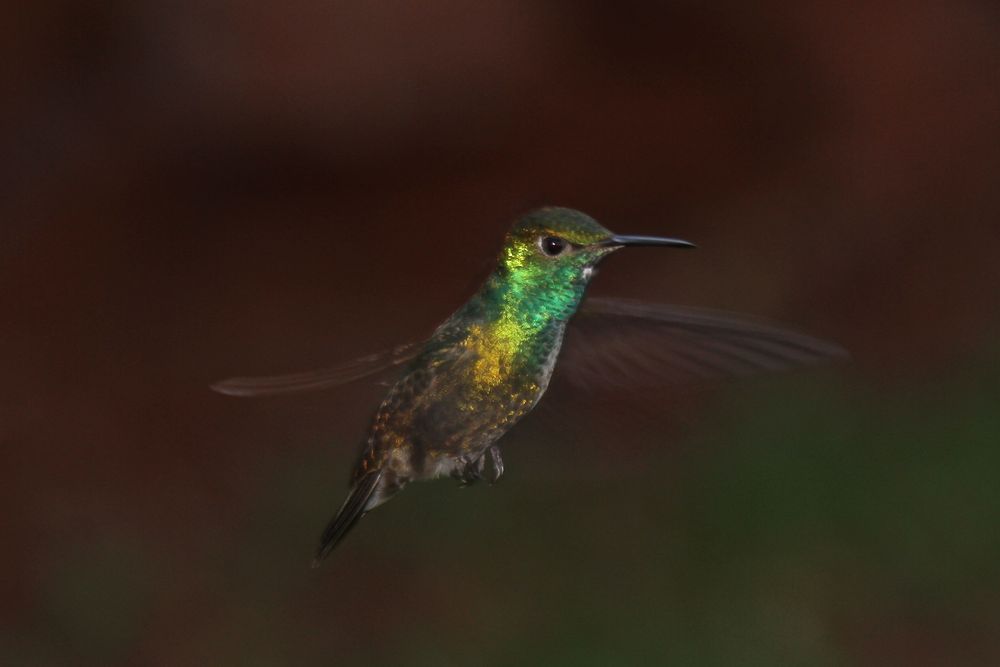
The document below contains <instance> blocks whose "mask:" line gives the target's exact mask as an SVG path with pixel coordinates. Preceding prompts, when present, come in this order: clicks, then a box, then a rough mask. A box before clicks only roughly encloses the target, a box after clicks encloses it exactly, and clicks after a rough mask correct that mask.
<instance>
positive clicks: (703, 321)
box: [557, 298, 849, 387]
mask: <svg viewBox="0 0 1000 667" xmlns="http://www.w3.org/2000/svg"><path fill="white" fill-rule="evenodd" d="M848 357H849V355H848V353H847V351H846V350H845V349H844V348H842V347H840V346H839V345H836V344H835V343H830V342H827V341H823V340H819V339H818V338H812V337H811V336H806V335H803V334H799V333H795V332H792V331H788V330H786V329H781V328H779V327H777V326H774V325H772V324H769V323H767V322H763V321H760V320H755V319H753V318H749V317H746V316H742V315H734V314H731V313H725V312H720V311H713V310H704V309H700V308H686V307H683V306H672V305H666V304H650V303H641V302H638V301H628V300H623V299H601V298H596V299H590V300H588V301H586V302H584V304H583V306H582V308H581V309H580V313H579V315H578V316H577V317H576V318H575V319H574V320H573V323H572V324H571V325H570V327H569V329H568V330H567V334H566V346H565V350H564V356H563V359H562V361H561V362H560V364H559V366H558V369H559V370H558V371H557V373H560V372H561V373H564V374H565V375H566V376H567V377H569V378H570V379H571V380H573V381H576V382H579V383H583V384H585V385H586V386H600V385H607V384H613V385H620V386H632V387H639V386H644V387H648V386H664V385H670V384H676V383H678V382H684V381H689V380H692V379H695V380H697V379H707V378H717V377H725V376H742V375H750V374H753V373H759V372H771V371H783V370H787V369H790V368H795V367H797V366H809V365H815V364H821V363H824V362H830V361H833V360H843V359H847V358H848Z"/></svg>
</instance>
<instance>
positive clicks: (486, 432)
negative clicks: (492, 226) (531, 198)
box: [212, 207, 846, 566]
mask: <svg viewBox="0 0 1000 667" xmlns="http://www.w3.org/2000/svg"><path fill="white" fill-rule="evenodd" d="M636 246H651V247H660V248H694V247H695V246H694V244H693V243H690V242H688V241H684V240H681V239H677V238H664V237H658V236H629V235H620V234H615V233H613V232H611V231H609V230H608V229H606V228H605V227H603V226H602V225H601V224H600V223H598V222H597V221H596V220H594V219H593V218H591V217H590V216H588V215H586V214H584V213H581V212H580V211H576V210H573V209H569V208H561V207H548V208H542V209H539V210H536V211H533V212H531V213H528V214H527V215H525V216H523V217H522V218H520V219H519V220H517V221H516V222H515V223H514V225H513V227H511V229H510V230H509V232H508V233H507V235H506V237H505V239H504V243H503V248H502V250H501V252H500V256H499V259H498V260H497V263H496V268H495V269H494V270H493V272H492V273H491V274H490V275H489V277H488V278H487V279H486V281H485V282H484V283H483V284H482V286H481V287H480V289H479V290H478V291H477V292H476V293H475V294H474V295H473V296H472V297H471V298H470V299H469V300H468V301H467V302H466V303H464V304H463V305H462V306H460V307H459V308H458V310H456V311H455V312H454V314H452V315H451V317H449V318H448V319H447V320H445V321H444V323H443V324H441V325H440V326H439V327H438V328H437V329H436V330H435V331H434V332H433V334H431V336H430V337H429V338H428V339H427V340H425V341H423V342H422V343H419V344H413V343H410V344H405V345H399V346H397V347H394V348H392V349H390V350H385V351H383V352H379V353H376V354H372V355H369V356H366V357H363V358H361V359H357V360H355V361H351V362H348V363H346V364H341V365H338V366H335V367H332V368H327V369H323V370H320V371H311V372H306V373H296V374H292V375H282V376H275V377H237V378H230V379H228V380H223V381H221V382H218V383H216V384H214V385H212V389H214V390H215V391H218V392H220V393H223V394H228V395H233V396H260V395H269V394H281V393H288V392H296V391H308V390H317V389H324V388H327V387H332V386H337V385H342V384H345V383H347V382H351V381H354V380H358V379H361V378H364V377H369V376H372V375H374V374H377V373H380V372H382V371H387V370H389V369H392V368H397V370H398V368H399V367H402V370H401V372H399V375H398V378H397V379H396V380H395V383H394V384H392V385H391V388H390V389H389V391H388V394H387V395H386V396H385V398H384V399H383V401H382V402H381V404H380V405H379V406H378V408H377V409H376V410H375V415H374V417H373V419H372V422H371V426H370V428H369V431H368V435H367V437H366V438H365V439H364V441H363V445H362V448H361V454H360V457H359V459H358V461H357V464H356V465H355V466H354V470H353V473H352V475H351V479H350V492H349V494H348V496H347V499H346V500H345V501H344V502H343V504H342V505H341V506H340V509H339V510H338V511H337V513H336V514H335V515H334V517H333V519H331V521H330V522H329V524H328V525H327V526H326V529H325V530H324V531H323V533H322V535H321V537H320V542H319V546H318V548H317V550H316V557H315V560H314V566H315V565H318V564H319V563H320V561H322V560H323V559H324V558H325V557H326V556H327V555H328V554H329V553H330V551H331V550H332V549H333V548H334V547H335V546H337V544H338V543H339V542H340V541H341V540H342V539H343V538H344V536H345V535H347V533H348V532H349V531H350V530H351V529H352V528H353V527H354V526H355V525H356V524H357V522H358V520H359V519H361V518H362V517H363V516H364V515H365V514H367V513H368V512H369V511H371V510H372V509H374V508H376V507H378V506H379V505H381V504H383V503H385V502H386V501H387V500H389V499H390V498H392V497H393V496H395V495H396V494H397V493H399V492H400V491H401V490H402V489H403V488H404V487H406V486H407V485H408V484H409V483H410V482H415V481H423V480H430V479H435V478H439V477H452V478H455V479H456V480H458V481H459V482H460V483H462V484H463V485H468V484H473V483H475V482H478V481H480V480H486V481H488V482H489V483H490V484H494V483H496V482H497V481H498V480H499V479H500V477H501V476H502V475H503V473H504V463H503V457H502V456H501V451H500V447H499V444H498V442H499V441H500V439H501V438H502V437H503V435H504V434H506V433H507V432H508V431H509V430H510V429H511V428H512V427H513V426H514V425H515V424H517V423H518V422H519V421H520V420H521V419H522V418H523V417H524V416H525V415H527V414H528V413H529V412H530V411H531V410H532V409H533V408H534V407H535V405H536V404H537V403H538V401H539V400H540V399H541V398H542V396H543V394H545V391H546V389H547V388H548V386H549V381H550V379H551V378H552V374H553V371H554V370H555V368H556V365H557V362H559V365H560V368H562V367H563V366H564V365H565V366H567V367H568V368H570V369H571V370H574V371H576V372H578V373H583V374H584V376H585V377H586V378H587V379H586V380H585V381H587V382H600V381H605V380H606V379H607V378H608V377H609V376H611V375H613V372H612V369H617V370H618V371H619V372H621V371H622V370H623V369H624V372H625V375H626V376H627V377H628V378H630V379H627V380H626V381H627V382H628V381H632V379H631V378H635V377H637V376H638V375H639V374H640V373H646V374H650V373H651V374H652V375H653V376H654V377H660V376H662V377H664V378H670V379H680V378H682V377H691V376H694V377H713V376H721V375H741V374H746V373H750V372H754V371H770V370H781V369H785V368H790V367H793V366H797V365H805V364H814V363H818V362H822V361H825V360H831V359H837V358H843V357H845V356H846V352H845V351H844V350H843V348H841V347H839V346H837V345H835V344H833V343H829V342H825V341H822V340H819V339H816V338H812V337H809V336H806V335H802V334H798V333H794V332H790V331H787V330H784V329H781V328H778V327H774V326H772V325H768V324H764V323H762V322H759V321H754V320H750V319H748V318H745V317H741V316H735V315H731V314H728V313H721V312H717V311H710V310H701V309H694V308H687V307H681V306H671V305H664V304H649V303H642V302H636V301H629V300H624V299H609V298H604V299H596V298H595V299H589V300H588V301H587V302H586V303H585V304H584V306H585V307H584V308H582V309H581V303H582V302H583V299H584V293H585V291H586V289H587V286H588V284H589V283H590V281H591V279H592V278H593V277H594V274H595V269H596V267H597V265H598V264H599V263H600V262H601V260H602V259H604V258H605V257H607V256H608V255H610V254H611V253H614V252H616V251H618V250H620V249H622V248H632V247H636ZM578 310H580V311H581V312H580V313H579V316H578V317H575V316H576V315H577V311H578ZM577 320H578V321H579V325H578V324H577ZM571 321H573V327H571V328H572V329H576V328H579V329H580V335H579V336H578V337H577V339H576V346H577V347H578V348H579V347H582V348H584V350H583V351H582V352H579V351H574V350H566V354H565V355H564V356H566V357H567V358H566V359H565V361H559V360H560V356H563V355H561V352H563V347H564V346H563V342H564V338H565V334H566V330H567V326H568V325H569V324H570V322H571ZM574 333H576V332H574ZM567 347H570V346H567ZM602 357H603V360H602ZM628 364H632V368H631V369H629V368H628ZM588 373H589V375H587V374H588Z"/></svg>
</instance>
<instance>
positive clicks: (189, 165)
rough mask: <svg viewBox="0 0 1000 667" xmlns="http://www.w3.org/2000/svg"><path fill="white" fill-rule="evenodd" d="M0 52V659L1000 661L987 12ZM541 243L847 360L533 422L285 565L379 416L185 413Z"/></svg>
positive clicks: (613, 16)
mask: <svg viewBox="0 0 1000 667" xmlns="http://www.w3.org/2000/svg"><path fill="white" fill-rule="evenodd" d="M0 12H2V14H0V43H2V44H3V46H2V47H0V48H2V51H0V55H2V58H0V82H2V90H3V92H4V100H5V101H4V103H3V105H2V107H0V123H2V125H0V127H2V128H3V129H2V134H0V138H2V148H3V150H2V153H0V155H2V157H0V175H2V178H0V195H2V196H0V220H2V227H0V285H2V290H0V308H2V310H0V312H2V314H3V318H4V323H3V327H2V329H0V364H2V365H0V368H2V371H3V372H2V377H0V466H2V473H0V475H2V476H0V498H2V501H3V504H4V507H5V511H4V513H3V516H4V521H3V544H4V549H3V551H2V554H0V566H2V569H0V571H2V572H3V577H2V587H0V628H2V630H0V662H2V663H3V664H5V665H22V664H23V665H61V664H73V665H113V664H145V665H209V664H223V665H269V666H270V665H313V664H336V665H432V664H433V665H467V664H488V665H510V664H539V665H558V664H566V665H591V664H592V665H611V664H614V665H631V664H664V663H666V662H669V663H670V664H676V665H735V664H739V665H768V666H773V665H842V664H843V665H908V666H909V665H943V664H949V665H957V664H967V665H986V664H1000V634H998V633H997V628H998V625H997V624H998V617H1000V564H998V556H1000V530H998V522H1000V485H998V484H997V472H998V470H1000V410H998V404H1000V344H998V343H997V342H996V341H997V333H998V330H1000V327H998V324H1000V301H998V297H1000V264H998V262H997V259H996V257H997V253H998V251H1000V223H998V220H1000V188H998V176H1000V5H998V4H997V3H996V2H993V1H990V0H969V1H959V2H949V3H943V2H914V1H912V0H910V1H907V2H903V1H897V2H893V1H890V0H879V1H876V2H865V3H821V2H764V3H758V4H757V5H756V6H755V7H754V8H752V9H751V8H750V7H748V6H747V5H746V4H745V3H737V2H721V3H704V2H694V1H689V2H665V3H646V2H638V1H629V0H624V1H621V0H619V1H617V2H568V1H550V2H527V1H517V0H506V1H503V2H496V1H491V2H478V3H463V2H455V1H450V0H433V1H427V2H421V3H409V4H406V3H390V2H382V1H375V2H365V3H341V2H332V1H331V0H295V1H293V2H282V3H279V2H260V1H255V0H251V1H249V2H241V3H238V2H227V1H222V2H216V3H201V2H192V1H190V0H182V1H181V2H175V3H151V2H134V1H133V2H106V3H100V4H96V3H86V2H69V1H56V0H46V1H42V2H33V3H8V4H7V5H6V6H4V8H3V9H2V10H0ZM543 204H560V205H566V206H572V207H576V208H580V209H582V210H584V211H587V212H588V213H590V214H592V215H593V216H595V217H596V218H598V219H599V220H601V221H602V222H604V223H605V224H606V225H607V226H608V227H610V228H612V229H614V230H616V231H619V232H622V233H649V234H655V233H658V234H665V235H675V236H681V237H684V238H690V239H691V240H694V241H696V242H697V243H698V244H699V245H700V249H699V250H698V251H696V252H693V253H666V252H664V253H660V252H654V251H632V252H622V253H619V255H618V256H616V257H614V258H612V259H611V260H609V261H608V262H606V263H605V265H604V267H603V269H602V272H601V275H600V276H599V277H598V279H597V280H596V282H595V285H594V288H593V292H594V293H599V294H605V295H621V296H629V297H635V298H645V299H649V300H654V301H671V302H677V303H687V304H700V305H705V306H713V307H719V308H727V309H734V310H740V311H746V312H751V313H755V314H758V315H762V316H766V317H769V318H773V319H776V320H779V321H783V322H787V323H789V324H792V325H794V326H796V327H798V328H801V329H803V330H806V331H810V332H813V333H816V334H819V335H822V336H824V337H827V338H830V339H833V340H837V341H839V342H841V343H842V344H844V345H845V346H847V347H848V348H849V349H850V350H851V351H852V353H853V354H854V363H853V364H852V365H850V366H848V367H840V368H834V369H829V370H825V371H818V372H810V373H799V374H793V375H789V376H783V377H775V378H762V379H760V380H755V381H752V382H743V383H736V384H730V385H726V386H725V387H723V388H722V389H721V390H720V391H718V392H713V393H709V394H704V393H703V394H698V395H697V396H696V397H695V398H690V399H684V398H676V397H664V396H660V395H659V394H648V395H642V394H638V393H629V394H621V395H613V396H607V395H602V394H601V393H600V392H594V394H593V395H588V394H579V393H573V392H571V391H569V390H565V391H563V390H564V389H565V388H560V387H558V386H555V385H554V388H553V391H552V392H551V395H550V397H547V398H546V400H545V401H543V403H542V404H541V405H540V406H539V409H538V410H537V411H536V413H535V414H533V415H532V416H531V417H530V418H529V419H528V420H526V422H525V423H524V424H522V425H521V426H519V427H518V429H517V430H515V431H514V432H513V433H511V434H510V436H509V437H508V438H507V439H506V440H505V444H506V446H505V457H506V459H507V466H508V472H507V475H506V477H505V478H504V480H503V481H502V482H501V484H500V485H498V486H497V487H494V488H492V489H490V488H486V487H481V488H470V489H465V490H461V491H459V490H456V489H455V488H454V485H453V484H452V483H449V482H446V481H443V482H437V483H434V484H424V485H416V486H413V487H411V488H410V489H408V490H407V491H406V493H405V494H403V495H402V496H401V497H400V498H399V499H397V500H396V501H394V502H393V503H391V504H389V505H387V506H386V507H384V508H382V509H380V510H379V511H378V512H376V513H373V514H372V515H371V516H369V517H368V518H367V519H365V521H364V522H362V524H361V525H360V526H359V528H358V529H357V530H356V531H355V533H353V534H352V535H351V536H350V538H349V539H348V540H347V541H346V542H345V543H344V544H343V546H342V547H341V548H340V549H338V551H337V552H335V553H334V555H333V557H332V558H331V559H330V561H329V562H328V563H327V564H326V565H325V567H323V568H322V569H320V570H317V571H314V570H310V569H309V568H308V564H309V559H310V557H311V553H312V549H313V547H314V541H315V539H316V537H317V534H318V532H319V529H320V528H321V527H322V525H323V523H324V522H325V521H326V519H327V518H328V517H329V515H330V514H331V513H332V512H333V511H334V510H335V508H336V507H337V506H338V505H339V503H340V502H341V500H342V497H343V494H344V493H345V491H346V485H345V478H346V475H347V472H348V468H349V466H350V465H351V464H352V463H353V461H354V457H355V455H356V449H357V447H358V443H359V442H360V440H361V438H362V436H363V434H364V431H365V428H366V426H367V420H368V418H369V416H370V414H371V411H372V410H373V408H374V406H375V405H376V404H377V401H378V400H379V398H380V394H381V392H383V391H384V388H382V387H380V386H378V385H375V384H373V383H362V384H360V385H358V386H357V387H352V388H344V389H341V390H335V391H331V392H328V393H325V394H316V395H304V396H299V397H284V398H273V399H261V400H256V401H241V400H236V399H231V398H227V397H223V396H219V395H215V394H212V393H210V392H209V391H208V389H207V386H208V384H209V383H210V382H211V381H213V380H216V379H219V378H221V377H225V376H229V375H233V374H247V373H253V374H263V373H278V372H289V371H294V370H301V369H305V368H309V367H315V366H323V365H326V364H329V363H333V362H336V361H338V360H344V359H348V358H351V357H353V356H358V355H361V354H365V353H368V352H371V351H374V350H377V349H380V348H382V347H385V346H388V345H392V344H395V343H398V342H403V341H407V340H411V339H419V338H420V337H421V336H424V335H426V334H427V333H428V332H429V331H430V330H431V329H432V328H433V327H434V325H435V324H437V323H438V322H439V321H441V320H442V319H443V318H444V317H446V316H447V315H448V314H449V313H450V312H451V310H452V309H454V308H455V307H456V306H457V305H458V304H459V303H461V301H462V300H463V299H464V298H466V297H467V296H468V295H469V294H470V293H471V291H472V290H474V289H475V287H476V285H477V281H478V280H480V279H481V278H482V277H483V275H484V274H485V272H486V271H488V270H489V266H490V261H491V260H492V258H493V257H494V256H495V254H496V252H497V249H498V247H499V244H500V242H501V239H502V236H503V233H504V230H505V229H506V227H507V225H508V224H509V223H510V222H511V220H513V219H514V218H515V217H516V216H517V215H519V214H520V213H523V212H525V211H526V210H529V209H531V208H533V207H535V206H538V205H543ZM623 404H629V405H633V404H634V406H635V407H634V413H635V415H637V416H636V417H635V418H632V417H629V418H628V419H623V418H622V417H621V415H623V414H632V413H630V412H627V411H626V412H622V410H621V409H620V408H622V406H623ZM638 415H641V416H638Z"/></svg>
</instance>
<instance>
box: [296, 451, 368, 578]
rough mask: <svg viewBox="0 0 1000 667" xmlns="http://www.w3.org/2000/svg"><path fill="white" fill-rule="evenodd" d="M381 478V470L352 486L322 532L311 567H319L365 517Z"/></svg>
mask: <svg viewBox="0 0 1000 667" xmlns="http://www.w3.org/2000/svg"><path fill="white" fill-rule="evenodd" d="M381 478H382V471H381V470H377V471H372V472H370V473H368V474H367V475H365V476H364V477H362V478H361V479H359V480H358V482H357V484H355V485H354V488H353V489H352V490H351V495H349V496H347V500H345V501H344V504H343V505H342V506H341V507H340V511H339V512H337V515H336V516H335V517H333V519H332V520H331V521H330V523H329V524H327V526H326V530H324V531H323V536H322V537H321V538H320V540H319V548H318V549H317V550H316V558H314V559H313V567H319V564H320V562H321V561H322V560H323V559H324V558H326V556H327V554H329V553H330V552H331V551H333V548H334V547H335V546H337V543H338V542H340V541H341V540H342V539H344V536H345V535H347V533H348V531H349V530H351V528H353V527H354V524H356V523H357V522H358V519H360V518H361V517H363V516H364V515H365V507H366V506H367V505H368V499H369V498H371V497H372V494H373V493H375V488H376V487H377V486H378V481H379V480H380V479H381Z"/></svg>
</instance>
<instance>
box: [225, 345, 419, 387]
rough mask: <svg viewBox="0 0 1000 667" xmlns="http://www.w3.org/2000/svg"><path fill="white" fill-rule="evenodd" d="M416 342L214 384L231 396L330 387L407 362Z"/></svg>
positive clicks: (411, 355) (415, 348) (417, 348)
mask: <svg viewBox="0 0 1000 667" xmlns="http://www.w3.org/2000/svg"><path fill="white" fill-rule="evenodd" d="M418 350H419V347H418V346H417V345H416V344H414V343H408V344H406V345H397V346H396V347H394V348H392V349H389V350H383V351H382V352H376V353H375V354H370V355H368V356H367V357H361V358H360V359H355V360H354V361H349V362H347V363H345V364H340V365H339V366H331V367H330V368H323V369H321V370H318V371H306V372H305V373H292V374H290V375H272V376H268V377H235V378H229V379H228V380H222V381H220V382H216V383H215V384H213V385H212V390H213V391H217V392H219V393H220V394H226V395H228V396H273V395H275V394H291V393H296V392H303V391H319V390H321V389H329V388H330V387H336V386H339V385H342V384H347V383H348V382H354V381H355V380H360V379H361V378H365V377H369V376H371V375H375V374H376V373H379V372H381V371H384V370H388V369H390V368H393V367H394V366H399V365H400V364H403V363H406V362H407V361H409V360H410V359H412V358H413V357H415V356H416V355H417V351H418Z"/></svg>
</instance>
